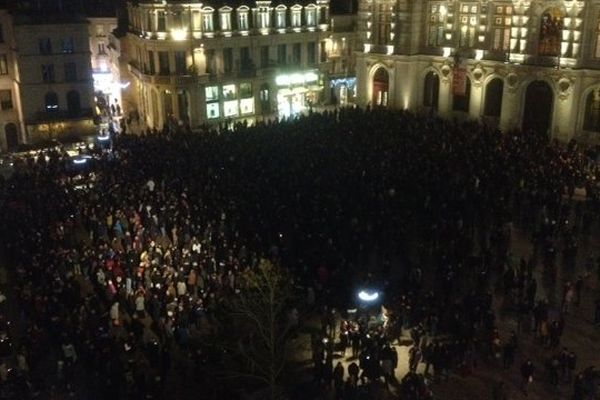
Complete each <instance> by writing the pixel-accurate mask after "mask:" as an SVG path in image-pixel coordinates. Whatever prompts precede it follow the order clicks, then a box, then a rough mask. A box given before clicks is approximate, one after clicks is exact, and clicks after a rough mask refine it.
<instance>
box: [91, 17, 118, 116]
mask: <svg viewBox="0 0 600 400" xmlns="http://www.w3.org/2000/svg"><path fill="white" fill-rule="evenodd" d="M88 21H89V26H88V27H89V38H90V52H91V62H92V77H93V79H94V92H95V98H96V100H97V103H99V104H101V105H105V106H106V107H110V106H111V105H112V106H115V107H116V105H117V104H118V105H119V108H120V107H121V82H120V71H119V63H118V61H117V60H118V41H115V40H114V34H113V31H114V30H115V29H117V18H116V17H107V16H100V17H89V18H88ZM115 53H116V54H115ZM115 57H116V58H115ZM98 111H99V113H100V114H101V112H100V110H98Z"/></svg>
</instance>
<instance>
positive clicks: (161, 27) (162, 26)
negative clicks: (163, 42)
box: [156, 11, 167, 32]
mask: <svg viewBox="0 0 600 400" xmlns="http://www.w3.org/2000/svg"><path fill="white" fill-rule="evenodd" d="M156 30H157V31H159V32H165V31H166V30H167V22H166V19H165V12H164V11H159V12H158V24H157V27H156Z"/></svg>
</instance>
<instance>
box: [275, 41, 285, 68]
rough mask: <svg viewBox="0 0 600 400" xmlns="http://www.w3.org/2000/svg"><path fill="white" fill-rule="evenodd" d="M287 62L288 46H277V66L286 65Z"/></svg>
mask: <svg viewBox="0 0 600 400" xmlns="http://www.w3.org/2000/svg"><path fill="white" fill-rule="evenodd" d="M286 61H287V46H286V45H285V44H280V45H278V46H277V64H279V65H285V64H286Z"/></svg>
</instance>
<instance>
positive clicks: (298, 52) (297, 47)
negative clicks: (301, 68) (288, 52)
mask: <svg viewBox="0 0 600 400" xmlns="http://www.w3.org/2000/svg"><path fill="white" fill-rule="evenodd" d="M301 62H302V43H294V47H293V48H292V63H294V65H299V64H300V63H301Z"/></svg>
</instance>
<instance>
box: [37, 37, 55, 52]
mask: <svg viewBox="0 0 600 400" xmlns="http://www.w3.org/2000/svg"><path fill="white" fill-rule="evenodd" d="M38 47H39V49H40V54H52V42H51V41H50V38H41V39H38Z"/></svg>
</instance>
